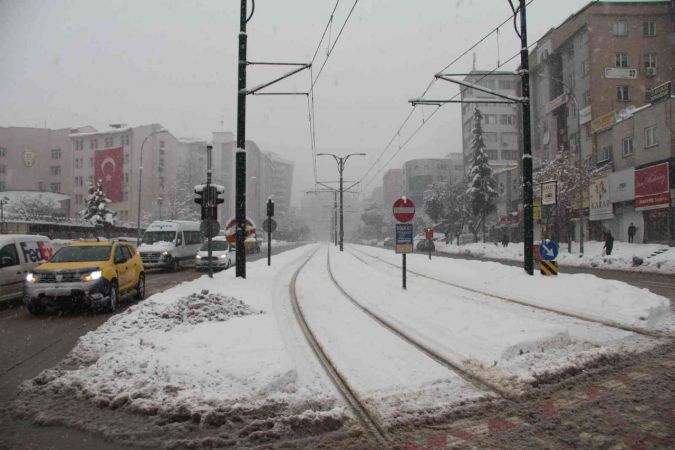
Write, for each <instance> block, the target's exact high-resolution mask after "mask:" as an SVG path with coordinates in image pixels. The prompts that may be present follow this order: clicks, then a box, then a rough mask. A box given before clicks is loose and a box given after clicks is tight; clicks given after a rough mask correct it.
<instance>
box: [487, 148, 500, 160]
mask: <svg viewBox="0 0 675 450" xmlns="http://www.w3.org/2000/svg"><path fill="white" fill-rule="evenodd" d="M485 153H486V154H487V157H488V159H489V160H491V161H495V160H497V159H499V153H498V152H497V150H485Z"/></svg>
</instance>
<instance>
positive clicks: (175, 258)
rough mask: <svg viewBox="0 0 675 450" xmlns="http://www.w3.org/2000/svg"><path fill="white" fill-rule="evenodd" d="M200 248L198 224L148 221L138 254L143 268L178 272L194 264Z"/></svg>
mask: <svg viewBox="0 0 675 450" xmlns="http://www.w3.org/2000/svg"><path fill="white" fill-rule="evenodd" d="M201 245H202V234H201V232H200V231H199V222H187V221H182V220H163V221H158V222H152V223H151V224H150V226H149V227H148V228H147V229H146V230H145V233H144V234H143V239H142V240H141V245H140V246H139V247H138V252H139V253H140V254H141V259H142V260H143V266H144V267H145V268H146V269H151V268H153V267H161V268H165V269H172V270H174V271H176V270H179V269H180V266H185V265H194V261H195V255H196V254H197V252H198V251H199V247H201Z"/></svg>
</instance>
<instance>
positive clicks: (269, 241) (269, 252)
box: [267, 198, 274, 266]
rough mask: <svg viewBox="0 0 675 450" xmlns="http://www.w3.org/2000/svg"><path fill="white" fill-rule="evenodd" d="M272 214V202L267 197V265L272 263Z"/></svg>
mask: <svg viewBox="0 0 675 450" xmlns="http://www.w3.org/2000/svg"><path fill="white" fill-rule="evenodd" d="M273 215H274V202H273V201H272V199H271V198H268V199H267V265H268V266H271V265H272V216H273Z"/></svg>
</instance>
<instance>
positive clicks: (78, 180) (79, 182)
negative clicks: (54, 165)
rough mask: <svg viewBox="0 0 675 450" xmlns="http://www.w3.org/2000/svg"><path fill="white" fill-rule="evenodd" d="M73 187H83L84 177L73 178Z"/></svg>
mask: <svg viewBox="0 0 675 450" xmlns="http://www.w3.org/2000/svg"><path fill="white" fill-rule="evenodd" d="M75 186H84V177H81V176H77V177H75Z"/></svg>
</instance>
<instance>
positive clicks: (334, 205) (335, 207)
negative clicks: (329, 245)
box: [333, 191, 338, 247]
mask: <svg viewBox="0 0 675 450" xmlns="http://www.w3.org/2000/svg"><path fill="white" fill-rule="evenodd" d="M337 194H338V193H337V191H335V192H333V240H334V241H335V246H336V247H337V245H338V228H337V222H338V221H337V210H338V207H337Z"/></svg>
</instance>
